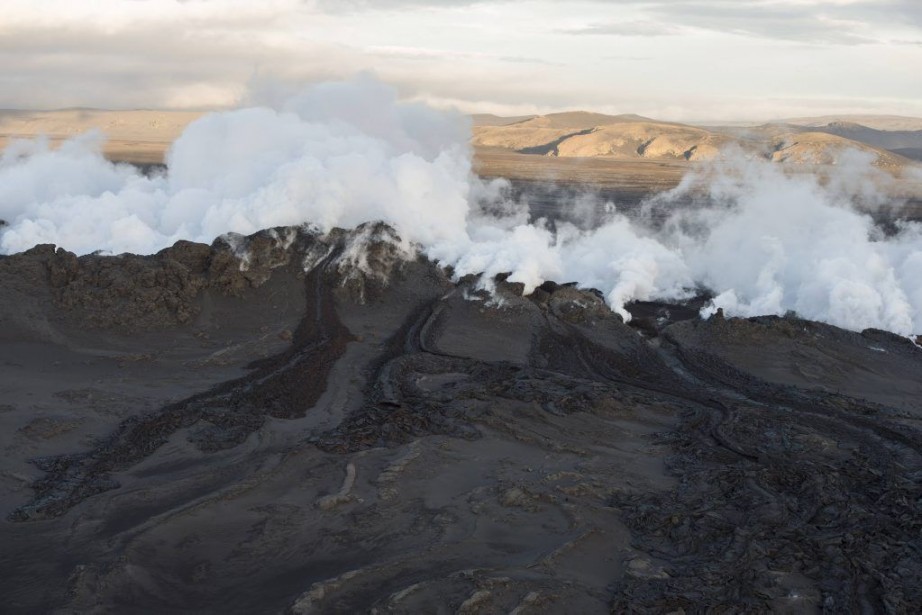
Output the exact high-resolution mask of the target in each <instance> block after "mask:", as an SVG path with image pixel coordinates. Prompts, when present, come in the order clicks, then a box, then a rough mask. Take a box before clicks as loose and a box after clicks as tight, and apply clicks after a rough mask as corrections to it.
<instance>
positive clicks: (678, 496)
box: [0, 225, 922, 614]
mask: <svg viewBox="0 0 922 615" xmlns="http://www.w3.org/2000/svg"><path fill="white" fill-rule="evenodd" d="M392 238H393V231H391V230H390V229H389V228H388V227H385V226H383V225H364V226H362V227H359V228H358V229H356V230H354V231H348V232H346V231H333V232H331V233H329V234H326V235H319V234H312V233H309V232H306V231H303V230H298V229H284V228H283V229H275V230H273V231H264V232H261V233H258V234H256V235H253V236H250V237H248V238H237V239H236V240H233V241H228V240H224V239H219V240H217V241H216V242H215V243H214V244H213V245H211V246H207V245H203V244H194V243H189V242H180V243H178V244H176V245H175V246H173V247H172V248H168V249H166V250H164V251H162V252H160V253H158V254H156V255H152V256H144V257H141V256H131V255H123V256H118V257H102V256H94V255H90V256H84V257H80V258H77V257H76V256H74V255H72V254H70V253H67V252H65V251H63V250H55V249H54V248H53V247H52V246H38V247H36V248H34V249H32V250H29V251H27V252H25V253H22V254H17V255H13V256H7V257H0V284H2V288H3V293H2V296H0V365H2V369H0V392H2V398H0V425H2V429H0V449H2V451H3V453H2V462H0V463H2V465H0V507H2V511H0V512H2V513H3V517H4V520H3V521H2V522H0V544H2V545H3V548H2V549H0V595H2V596H3V597H4V603H3V610H4V612H10V613H39V612H56V613H152V612H156V613H189V612H197V613H198V612H206V613H212V612H213V613H286V612H287V613H357V612H376V613H420V612H433V613H436V612H438V613H442V612H444V613H453V612H460V613H517V614H525V613H608V612H614V613H621V612H639V613H670V612H671V613H681V612H685V613H696V612H719V613H749V612H751V613H757V612H759V613H760V612H766V611H774V612H787V613H804V612H823V613H852V612H867V613H870V612H889V613H910V612H913V611H915V610H916V609H917V608H918V605H919V604H922V538H920V532H922V514H920V512H919V511H920V509H922V438H920V428H919V426H920V419H922V377H920V374H922V349H920V348H919V347H918V346H916V345H915V344H914V343H913V341H912V340H910V339H907V338H905V337H900V336H896V335H893V334H889V333H885V332H882V331H875V330H867V331H864V332H862V333H854V332H849V331H845V330H842V329H838V328H835V327H832V326H829V325H824V324H818V323H815V322H809V321H804V320H799V319H797V318H793V317H790V318H778V317H763V318H753V319H748V320H747V319H735V318H723V317H722V316H721V315H717V316H714V317H712V318H710V319H709V320H701V319H700V318H699V317H698V310H697V308H698V307H699V306H698V305H696V304H695V303H694V302H692V303H691V304H689V305H684V306H683V305H665V304H656V303H635V304H632V305H630V306H629V308H630V311H631V312H632V314H633V315H634V318H633V319H632V320H631V322H630V323H629V324H625V323H624V322H623V321H622V319H621V317H619V316H618V315H616V314H615V313H613V312H612V311H611V310H610V309H609V308H608V307H607V306H606V305H605V303H604V301H603V300H602V299H601V298H600V296H599V295H598V294H597V293H595V292H592V291H590V290H578V289H577V288H576V287H574V286H572V285H558V284H554V283H545V284H544V285H543V286H541V287H540V288H539V289H538V290H536V291H535V292H534V293H533V294H531V295H529V296H522V288H521V287H520V286H517V285H515V284H510V283H507V282H504V281H502V280H500V281H498V283H497V288H496V291H495V294H493V295H489V294H486V293H484V292H483V291H478V290H476V280H474V279H471V278H465V279H461V280H460V281H458V282H454V281H452V279H451V278H450V275H449V274H450V272H445V271H443V270H441V269H440V268H438V267H437V266H435V265H434V264H432V263H431V262H429V261H427V260H425V259H423V258H418V259H415V260H409V261H407V260H403V259H402V258H401V255H400V254H399V253H398V250H397V248H395V244H394V243H393V242H392V241H391V239H392ZM242 257H243V260H241V258H242Z"/></svg>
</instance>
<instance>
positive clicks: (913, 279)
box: [0, 78, 922, 334]
mask: <svg viewBox="0 0 922 615" xmlns="http://www.w3.org/2000/svg"><path fill="white" fill-rule="evenodd" d="M469 132H470V128H469V125H468V124H467V121H466V120H465V119H464V118H462V117H461V116H459V115H457V114H451V113H445V112H440V111H434V110H432V109H429V108H426V107H424V106H421V105H412V104H404V103H400V102H398V101H397V99H396V95H395V93H394V91H393V90H392V89H391V88H389V87H387V86H384V85H382V84H380V83H377V82H375V81H372V80H370V79H367V78H363V79H359V80H356V81H352V82H346V83H333V84H321V85H316V86H313V87H311V88H309V89H307V90H305V92H304V93H302V94H300V95H298V96H295V97H293V98H291V99H289V100H288V101H287V102H286V103H284V104H283V105H280V106H279V108H277V109H273V108H265V107H262V108H252V109H243V110H239V111H232V112H226V113H217V114H210V115H207V116H205V117H203V118H201V119H200V120H198V121H196V122H194V123H193V124H191V125H190V126H189V127H188V128H187V129H186V131H185V133H183V135H182V136H181V137H180V138H179V139H178V140H177V141H176V143H175V144H174V145H173V147H172V148H171V150H170V152H169V154H168V166H169V170H168V172H167V173H166V174H165V175H163V176H154V177H146V176H144V175H142V174H140V173H138V172H137V171H135V170H134V169H132V168H131V167H128V166H124V165H113V164H111V163H109V162H107V161H106V160H105V159H104V158H103V157H102V156H101V154H100V153H99V139H98V138H96V137H94V136H93V135H89V136H85V137H81V138H78V139H75V140H72V141H69V142H67V143H65V144H64V145H62V146H61V147H60V148H58V149H57V150H50V149H49V148H48V146H47V143H45V142H43V141H41V140H38V141H25V142H22V141H21V142H14V143H13V144H12V145H10V146H9V147H8V148H7V150H6V151H5V152H4V153H3V155H2V157H0V219H2V220H5V221H6V222H7V225H6V226H2V227H0V252H4V253H11V252H16V251H20V250H24V249H27V248H29V247H31V246H33V245H35V244H36V243H54V244H57V245H60V246H63V247H65V248H67V249H69V250H72V251H75V252H78V253H88V252H93V251H96V250H103V251H105V252H109V253H121V252H135V253H150V252H155V251H157V250H159V249H161V248H163V247H166V246H168V245H171V244H172V243H174V242H175V241H176V240H178V239H190V240H194V241H203V242H210V241H212V240H213V239H214V238H215V237H216V236H218V235H221V234H223V233H227V232H237V233H251V232H255V231H257V230H260V229H262V228H266V227H271V226H286V225H300V224H310V225H314V226H316V227H318V228H320V229H322V230H328V229H330V228H332V227H334V226H340V227H346V228H349V227H354V226H356V225H358V224H361V223H363V222H370V221H376V220H383V221H385V222H388V223H389V224H391V225H392V226H394V227H395V228H396V229H397V230H398V232H399V234H400V236H401V237H402V238H403V240H404V241H405V242H407V243H408V244H409V243H414V244H418V245H419V246H420V247H421V249H422V250H423V251H424V252H425V253H426V254H427V255H428V256H430V257H431V258H434V259H437V260H439V261H440V262H442V263H443V264H445V265H452V266H453V267H454V270H455V272H456V274H457V275H466V274H469V273H484V274H485V275H484V276H483V278H482V279H483V280H484V284H485V285H488V284H489V280H490V279H492V277H493V276H494V275H495V274H498V273H507V272H511V275H510V277H509V279H510V281H512V282H521V283H523V284H524V285H525V287H526V291H531V290H532V289H534V288H535V287H536V286H538V285H539V284H541V283H542V282H543V281H545V280H557V281H577V282H579V283H580V284H581V285H582V286H588V287H594V288H598V289H600V290H601V291H602V292H603V293H605V295H606V297H607V299H608V302H609V304H610V305H611V307H612V309H614V310H616V311H617V312H619V313H621V314H622V315H624V316H625V317H627V316H628V315H627V312H626V311H625V310H624V305H625V303H627V302H629V301H631V300H635V299H662V300H678V299H684V298H687V297H689V296H690V295H692V294H694V292H696V291H697V290H699V289H701V288H707V289H709V290H710V291H712V292H713V293H714V294H715V299H714V301H713V305H712V306H710V308H709V309H710V310H711V311H713V310H716V309H717V308H718V307H721V308H723V309H724V310H725V312H727V313H728V314H729V315H746V316H748V315H756V314H783V313H785V312H787V311H790V310H793V311H795V312H797V313H798V314H799V315H801V316H803V317H805V318H810V319H814V320H822V321H826V322H829V323H832V324H835V325H839V326H842V327H845V328H849V329H854V330H860V329H863V328H866V327H879V328H884V329H888V330H891V331H895V332H898V333H902V334H910V333H918V332H922V226H920V225H919V224H918V223H903V224H902V225H901V226H900V227H899V229H898V232H897V233H896V234H895V235H891V236H889V237H885V236H884V235H883V234H882V233H881V232H880V231H879V230H877V229H876V227H875V226H874V223H873V221H872V220H871V218H870V217H869V216H868V215H866V214H861V213H858V212H857V211H856V210H855V209H854V208H853V207H852V202H853V201H855V200H856V199H857V200H859V201H860V202H862V203H863V204H864V205H866V206H874V207H884V206H886V199H885V198H883V197H882V196H881V195H882V193H881V192H880V191H878V190H877V189H876V188H875V181H878V180H879V179H880V178H879V177H870V176H869V174H873V173H874V171H873V170H872V168H871V167H870V166H869V164H868V161H866V160H863V159H860V155H857V154H856V155H855V156H857V157H855V156H852V157H849V156H846V157H844V158H842V159H841V160H840V163H841V164H840V167H839V169H838V171H837V172H835V173H834V174H833V175H832V176H831V177H829V178H828V181H826V182H824V183H823V184H822V185H821V183H820V182H819V181H818V180H817V179H816V178H814V177H812V176H807V175H803V174H801V175H790V174H787V173H785V172H784V171H783V170H782V168H781V166H780V165H776V164H772V163H769V162H764V161H751V160H750V161H743V158H742V156H732V155H731V156H728V158H729V159H731V160H737V161H740V162H737V163H735V164H734V163H727V164H724V165H723V166H717V167H713V168H708V169H706V170H705V171H704V172H699V173H696V174H692V175H690V176H689V177H687V178H686V180H685V181H683V183H682V185H680V186H679V187H678V188H676V189H675V190H673V191H671V192H669V193H666V194H664V195H660V196H658V197H656V198H655V199H653V200H652V201H651V203H650V204H649V205H648V207H647V210H648V212H654V213H656V212H658V213H659V214H660V218H663V217H664V212H666V213H665V222H660V223H658V224H651V223H646V222H644V221H643V220H642V219H637V218H636V217H635V218H628V217H626V216H624V215H622V214H620V213H619V212H617V211H616V210H613V208H611V207H609V208H608V213H607V214H606V215H605V216H604V219H603V221H602V223H601V224H600V225H598V226H596V227H594V228H591V229H587V228H586V225H584V224H582V225H576V224H572V223H567V222H561V221H557V222H556V223H555V224H553V225H550V224H547V223H546V222H545V221H543V220H538V221H536V222H529V220H528V212H527V208H526V207H525V206H524V205H523V204H522V203H519V202H514V201H513V200H511V199H509V198H508V197H507V195H508V193H509V191H508V184H507V183H505V182H503V181H494V182H490V183H483V182H481V181H480V180H478V179H476V178H475V177H473V175H472V173H471V156H470V151H469V147H468V145H467V140H468V137H469ZM702 193H703V194H705V195H706V196H707V197H708V199H707V201H708V203H709V205H707V206H704V207H689V206H688V204H689V203H690V202H692V201H694V200H695V199H696V198H698V199H699V200H700V196H701V194H702ZM561 206H562V207H568V206H569V207H571V208H576V209H580V208H582V209H585V206H586V202H585V199H584V198H583V200H581V201H580V202H578V203H577V202H572V203H567V204H561ZM601 209H603V208H601V207H600V208H597V210H601Z"/></svg>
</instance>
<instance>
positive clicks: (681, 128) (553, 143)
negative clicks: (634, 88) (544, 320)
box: [473, 111, 922, 170]
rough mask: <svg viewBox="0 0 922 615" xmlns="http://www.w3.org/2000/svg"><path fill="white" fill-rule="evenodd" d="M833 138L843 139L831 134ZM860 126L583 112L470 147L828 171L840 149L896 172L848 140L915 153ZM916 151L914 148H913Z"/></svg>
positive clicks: (887, 160) (893, 158)
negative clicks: (733, 123) (726, 157)
mask: <svg viewBox="0 0 922 615" xmlns="http://www.w3.org/2000/svg"><path fill="white" fill-rule="evenodd" d="M836 131H838V132H841V133H843V134H836ZM881 133H882V131H877V130H874V129H870V128H867V127H864V126H858V125H851V124H850V125H844V124H841V123H840V124H833V125H831V127H824V128H808V127H806V126H800V125H792V124H765V125H762V126H749V127H729V126H724V127H705V126H690V125H687V124H678V123H674V122H660V121H657V120H653V119H650V118H645V117H642V116H638V115H603V114H598V113H588V112H579V111H578V112H570V113H554V114H549V115H543V116H536V117H532V118H528V119H526V120H521V121H517V122H512V123H508V124H504V125H494V126H478V127H475V129H474V138H473V143H474V145H475V146H480V147H493V148H496V147H499V148H504V149H509V150H513V151H516V152H519V153H523V154H535V155H543V156H557V157H561V158H588V157H604V158H611V159H617V160H641V159H647V160H662V161H669V160H671V161H699V160H710V159H714V158H716V157H718V156H719V155H720V153H721V151H722V150H723V149H724V148H726V147H728V146H735V147H738V148H739V149H741V150H742V151H744V152H747V153H748V154H749V155H754V156H762V157H764V158H767V159H770V160H774V161H777V162H783V163H787V164H836V162H837V161H838V160H839V159H840V157H841V155H842V153H843V152H844V151H845V150H849V149H852V150H859V151H863V152H867V153H870V154H871V155H873V156H874V157H875V164H877V165H878V166H880V167H885V168H888V169H893V170H897V169H899V168H902V167H903V166H905V165H906V164H908V163H909V161H908V160H907V159H906V158H904V157H902V156H900V155H899V154H896V153H893V152H891V151H887V150H886V149H885V148H882V147H879V146H877V145H875V143H867V142H864V141H861V140H858V139H855V138H850V137H849V136H848V135H851V136H853V137H854V136H858V137H862V138H867V139H876V142H881V143H882V142H885V141H886V139H887V138H891V140H890V141H886V142H887V143H900V144H904V143H905V144H906V146H907V147H915V144H916V142H915V141H914V140H912V138H910V137H911V135H909V136H906V135H903V136H904V137H905V139H906V141H905V142H904V141H898V140H897V139H898V138H899V135H893V136H892V137H888V136H887V134H888V133H883V134H881ZM920 145H922V143H920Z"/></svg>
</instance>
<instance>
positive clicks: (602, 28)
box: [562, 20, 681, 36]
mask: <svg viewBox="0 0 922 615" xmlns="http://www.w3.org/2000/svg"><path fill="white" fill-rule="evenodd" d="M562 32H564V33H565V34H600V35H614V36H671V35H674V34H679V33H680V32H681V29H680V28H678V27H677V26H674V25H672V24H668V23H662V22H658V21H652V20H635V21H621V22H609V23H595V24H590V25H588V26H584V27H582V28H570V29H567V30H562Z"/></svg>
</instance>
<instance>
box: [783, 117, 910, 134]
mask: <svg viewBox="0 0 922 615" xmlns="http://www.w3.org/2000/svg"><path fill="white" fill-rule="evenodd" d="M772 123H773V124H792V125H794V126H807V127H810V128H818V127H821V126H828V125H829V124H839V123H843V124H860V125H861V126H865V127H867V128H873V129H874V130H886V131H899V130H908V131H916V130H922V118H920V117H907V116H902V115H820V116H817V117H795V118H788V119H782V120H776V121H774V122H772Z"/></svg>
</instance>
